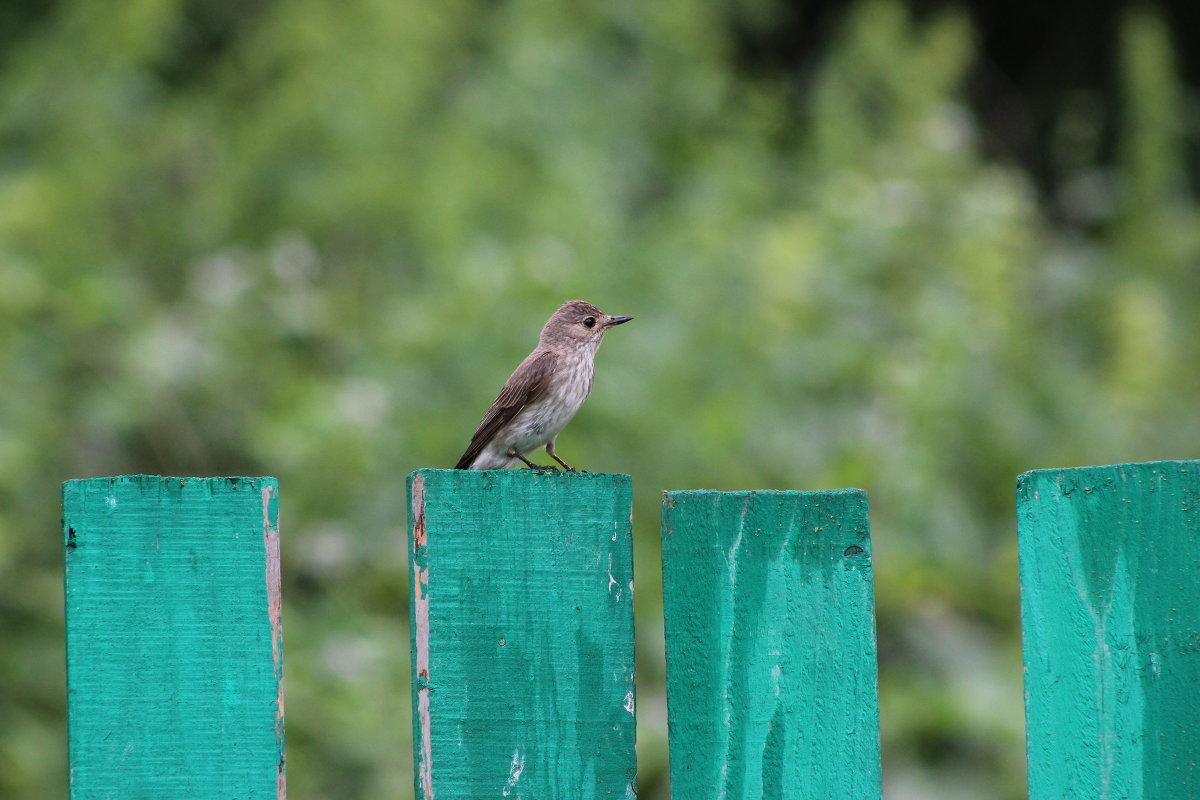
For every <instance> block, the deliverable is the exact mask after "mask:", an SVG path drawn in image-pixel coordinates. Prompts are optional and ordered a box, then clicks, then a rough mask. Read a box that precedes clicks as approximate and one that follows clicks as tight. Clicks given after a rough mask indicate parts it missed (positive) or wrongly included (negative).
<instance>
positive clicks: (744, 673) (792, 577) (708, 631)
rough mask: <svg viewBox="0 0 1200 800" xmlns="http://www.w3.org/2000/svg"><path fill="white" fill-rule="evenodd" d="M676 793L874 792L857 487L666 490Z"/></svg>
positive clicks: (700, 798)
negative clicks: (762, 489)
mask: <svg viewBox="0 0 1200 800" xmlns="http://www.w3.org/2000/svg"><path fill="white" fill-rule="evenodd" d="M662 544H663V602H664V613H665V615H666V621H665V622H666V638H667V705H668V724H669V728H670V758H671V795H672V797H673V798H675V800H719V799H720V798H728V799H729V800H734V799H735V798H740V799H743V800H751V799H753V800H759V799H762V800H785V799H786V800H808V799H810V798H811V800H838V799H839V798H845V800H871V798H875V799H876V800H877V799H878V798H879V797H880V794H881V775H880V753H879V693H878V681H877V674H878V671H877V665H876V654H875V617H874V589H873V584H872V579H871V541H870V530H869V526H868V520H867V498H866V494H865V493H864V492H862V491H859V490H853V489H849V490H841V491H832V492H767V491H763V492H714V491H686V492H667V493H666V494H665V496H664V498H663V525H662Z"/></svg>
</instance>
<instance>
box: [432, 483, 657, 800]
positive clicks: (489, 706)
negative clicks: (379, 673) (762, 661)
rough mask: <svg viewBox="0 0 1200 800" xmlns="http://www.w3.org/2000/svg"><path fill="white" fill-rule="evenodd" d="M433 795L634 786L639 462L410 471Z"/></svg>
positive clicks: (472, 797) (469, 798)
mask: <svg viewBox="0 0 1200 800" xmlns="http://www.w3.org/2000/svg"><path fill="white" fill-rule="evenodd" d="M408 488H409V548H410V554H411V571H410V577H411V587H412V589H411V603H410V613H411V623H412V624H411V631H412V650H413V658H412V661H413V673H414V674H413V751H414V760H415V763H416V769H415V776H416V777H415V781H414V783H415V787H416V796H417V798H419V799H420V800H434V797H435V794H436V799H437V800H478V798H483V797H497V798H511V800H520V799H521V798H524V799H525V800H555V799H556V798H559V799H561V800H567V799H568V798H570V799H571V800H610V798H625V797H631V796H633V792H634V791H635V781H636V766H635V760H634V704H633V703H634V701H633V592H632V587H633V548H632V540H631V533H632V529H631V525H630V510H631V507H632V506H631V485H630V480H629V476H628V475H612V474H602V473H565V472H558V473H550V472H533V471H530V470H493V471H468V470H419V471H418V472H414V473H413V474H412V475H410V476H409V479H408Z"/></svg>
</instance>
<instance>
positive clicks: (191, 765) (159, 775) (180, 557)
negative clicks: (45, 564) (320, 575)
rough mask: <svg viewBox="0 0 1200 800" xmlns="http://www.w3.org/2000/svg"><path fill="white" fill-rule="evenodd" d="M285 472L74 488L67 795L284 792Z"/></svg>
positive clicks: (100, 799)
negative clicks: (281, 496)
mask: <svg viewBox="0 0 1200 800" xmlns="http://www.w3.org/2000/svg"><path fill="white" fill-rule="evenodd" d="M277 514H278V489H277V484H276V482H275V479H274V478H163V477H158V476H148V475H134V476H126V477H119V478H94V479H88V480H74V481H67V482H66V483H64V484H63V536H64V547H65V563H66V581H65V584H66V628H67V702H68V726H69V734H68V745H69V751H70V786H71V790H70V791H71V798H72V800H231V798H237V800H255V799H256V798H263V799H264V800H265V798H282V797H283V796H284V767H283V676H282V666H283V664H282V658H283V654H282V650H281V644H282V643H281V639H280V637H281V630H282V628H281V620H280V608H281V606H280V594H279V533H278V526H277V522H276V520H277Z"/></svg>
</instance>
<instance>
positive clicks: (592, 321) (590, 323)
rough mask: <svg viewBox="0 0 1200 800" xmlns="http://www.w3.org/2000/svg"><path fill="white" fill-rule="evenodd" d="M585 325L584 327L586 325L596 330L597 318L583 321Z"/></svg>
mask: <svg viewBox="0 0 1200 800" xmlns="http://www.w3.org/2000/svg"><path fill="white" fill-rule="evenodd" d="M583 324H584V325H586V326H588V327H589V328H594V327H596V318H595V317H588V318H587V319H585V320H584V321H583Z"/></svg>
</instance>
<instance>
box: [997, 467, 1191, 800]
mask: <svg viewBox="0 0 1200 800" xmlns="http://www.w3.org/2000/svg"><path fill="white" fill-rule="evenodd" d="M1017 513H1018V529H1019V538H1020V557H1021V625H1022V636H1023V640H1024V650H1025V716H1026V723H1027V733H1026V736H1027V742H1028V753H1029V795H1030V798H1031V800H1072V798H1080V800H1082V799H1083V798H1087V800H1117V798H1135V797H1136V798H1143V800H1176V799H1177V798H1184V797H1188V798H1195V797H1200V723H1198V719H1200V717H1198V715H1200V461H1159V462H1151V463H1147V464H1117V465H1114V466H1104V467H1080V468H1075V469H1048V470H1037V471H1034V472H1027V473H1025V474H1023V475H1021V476H1020V477H1019V478H1018V479H1017Z"/></svg>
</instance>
